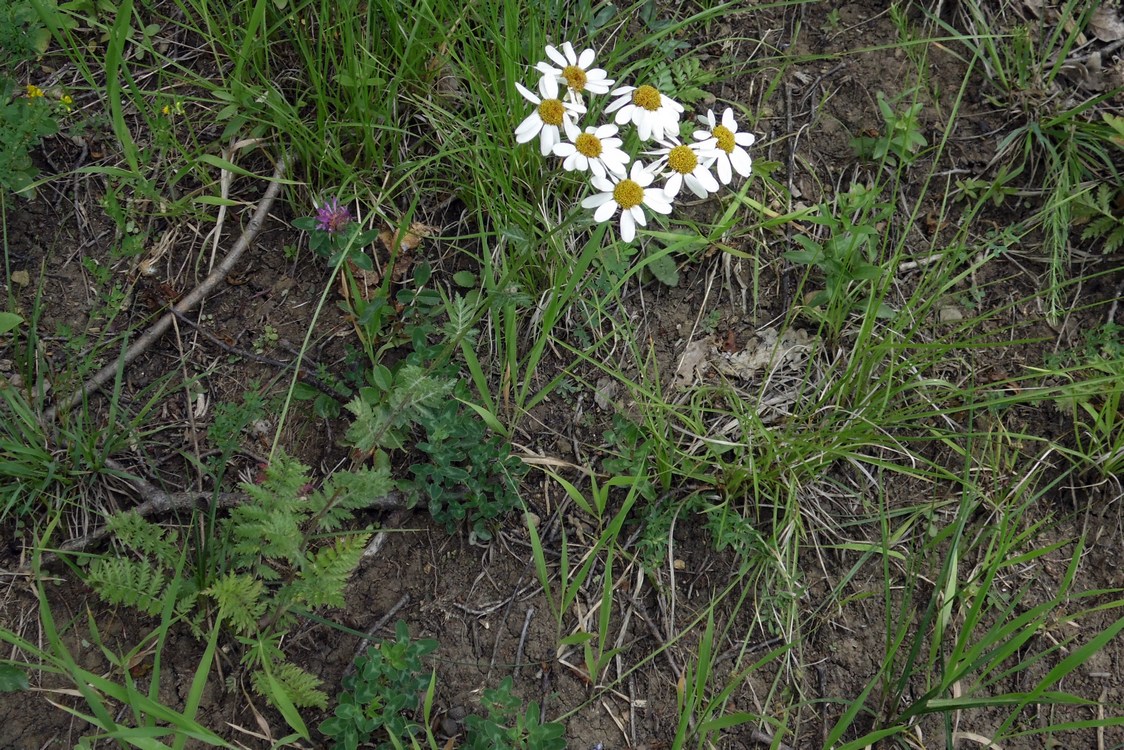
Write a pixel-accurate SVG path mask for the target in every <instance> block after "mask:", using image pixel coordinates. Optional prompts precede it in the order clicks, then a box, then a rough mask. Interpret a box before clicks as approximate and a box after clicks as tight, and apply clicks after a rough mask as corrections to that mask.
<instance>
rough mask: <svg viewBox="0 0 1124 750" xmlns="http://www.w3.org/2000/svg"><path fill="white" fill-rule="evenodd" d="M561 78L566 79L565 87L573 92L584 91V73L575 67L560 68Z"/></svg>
mask: <svg viewBox="0 0 1124 750" xmlns="http://www.w3.org/2000/svg"><path fill="white" fill-rule="evenodd" d="M562 77H563V78H565V79H566V85H567V86H569V87H570V88H571V89H573V90H574V91H585V81H586V78H585V71H584V70H582V69H581V68H579V67H578V66H577V65H567V66H566V67H564V68H562Z"/></svg>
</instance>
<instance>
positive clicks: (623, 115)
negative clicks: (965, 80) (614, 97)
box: [605, 104, 636, 125]
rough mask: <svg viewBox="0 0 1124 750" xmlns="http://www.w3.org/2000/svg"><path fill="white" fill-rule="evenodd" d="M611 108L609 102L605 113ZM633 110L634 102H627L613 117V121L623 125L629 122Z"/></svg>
mask: <svg viewBox="0 0 1124 750" xmlns="http://www.w3.org/2000/svg"><path fill="white" fill-rule="evenodd" d="M612 108H613V105H611V104H610V105H609V109H606V110H605V113H606V114H608V112H609V110H611V109H612ZM635 110H636V105H635V104H629V105H628V106H626V107H622V108H621V109H620V110H619V111H618V112H617V116H616V117H614V118H613V122H615V123H616V124H618V125H624V124H625V123H627V122H629V121H630V120H631V119H632V113H633V112H634V111H635Z"/></svg>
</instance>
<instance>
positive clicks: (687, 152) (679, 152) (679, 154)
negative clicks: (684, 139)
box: [667, 146, 699, 174]
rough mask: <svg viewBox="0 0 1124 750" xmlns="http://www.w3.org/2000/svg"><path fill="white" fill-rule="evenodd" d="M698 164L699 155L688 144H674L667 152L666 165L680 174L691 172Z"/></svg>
mask: <svg viewBox="0 0 1124 750" xmlns="http://www.w3.org/2000/svg"><path fill="white" fill-rule="evenodd" d="M698 165H699V157H698V156H696V155H695V152H694V151H692V150H691V148H690V146H676V147H675V148H673V149H671V151H669V152H668V153H667V166H669V167H671V168H672V169H674V170H675V171H676V172H679V173H680V174H691V172H694V171H695V167H697V166H698Z"/></svg>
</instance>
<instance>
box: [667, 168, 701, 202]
mask: <svg viewBox="0 0 1124 750" xmlns="http://www.w3.org/2000/svg"><path fill="white" fill-rule="evenodd" d="M683 182H685V183H687V188H688V189H690V191H691V192H692V193H694V194H695V195H697V196H698V197H699V198H705V197H706V189H705V188H704V187H703V186H702V185H700V184H699V180H698V178H697V177H695V176H694V175H693V174H689V175H684V176H683ZM667 195H668V197H669V198H670V197H672V196H671V193H668V194H667Z"/></svg>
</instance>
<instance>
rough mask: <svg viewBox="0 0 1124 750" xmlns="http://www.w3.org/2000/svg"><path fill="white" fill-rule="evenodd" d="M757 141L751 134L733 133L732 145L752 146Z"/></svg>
mask: <svg viewBox="0 0 1124 750" xmlns="http://www.w3.org/2000/svg"><path fill="white" fill-rule="evenodd" d="M756 141H757V136H755V135H754V134H753V133H734V143H736V144H738V145H739V146H752V145H753V144H754V143H755V142H756Z"/></svg>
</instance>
